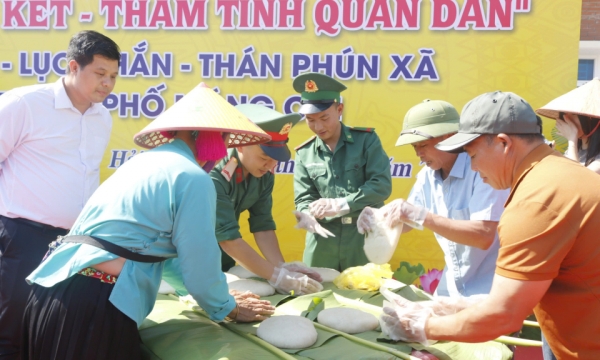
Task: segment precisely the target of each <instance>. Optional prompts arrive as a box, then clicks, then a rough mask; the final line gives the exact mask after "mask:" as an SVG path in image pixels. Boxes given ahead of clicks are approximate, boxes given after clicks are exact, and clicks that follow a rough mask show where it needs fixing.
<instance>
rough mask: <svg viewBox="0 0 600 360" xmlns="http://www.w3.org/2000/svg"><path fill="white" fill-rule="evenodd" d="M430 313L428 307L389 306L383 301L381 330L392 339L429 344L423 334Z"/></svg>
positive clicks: (431, 312)
mask: <svg viewBox="0 0 600 360" xmlns="http://www.w3.org/2000/svg"><path fill="white" fill-rule="evenodd" d="M386 303H387V301H386ZM387 304H388V305H389V303H387ZM432 314H433V311H432V310H431V309H430V308H423V307H408V308H403V307H389V306H386V304H385V303H384V308H383V314H381V317H380V320H381V321H380V324H381V330H382V331H383V333H385V334H386V335H387V336H389V337H390V338H391V339H392V340H396V341H398V340H402V341H406V342H418V343H421V344H423V345H425V346H429V345H431V342H430V341H429V340H427V336H426V335H425V324H426V323H427V319H429V317H430V316H431V315H432Z"/></svg>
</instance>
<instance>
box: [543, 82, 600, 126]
mask: <svg viewBox="0 0 600 360" xmlns="http://www.w3.org/2000/svg"><path fill="white" fill-rule="evenodd" d="M535 112H537V113H538V114H540V115H542V116H545V117H549V118H551V119H557V118H558V116H559V115H558V113H559V112H563V113H569V114H577V115H586V116H591V117H596V118H600V80H599V79H598V78H594V79H593V80H591V81H589V82H588V83H587V84H585V85H582V86H580V87H578V88H577V89H574V90H571V91H569V92H568V93H566V94H564V95H561V96H559V97H557V98H556V99H554V100H552V101H550V102H549V103H548V104H547V105H546V106H543V107H541V108H539V109H537V110H536V111H535Z"/></svg>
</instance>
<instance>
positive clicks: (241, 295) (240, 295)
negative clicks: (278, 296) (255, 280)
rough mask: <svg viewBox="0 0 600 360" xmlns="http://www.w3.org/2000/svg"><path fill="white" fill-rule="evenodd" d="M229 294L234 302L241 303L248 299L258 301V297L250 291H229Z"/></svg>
mask: <svg viewBox="0 0 600 360" xmlns="http://www.w3.org/2000/svg"><path fill="white" fill-rule="evenodd" d="M229 294H230V295H231V296H233V298H234V299H235V301H236V302H238V301H242V300H245V299H248V298H254V299H260V296H258V295H256V294H254V293H251V292H250V291H244V292H242V291H239V290H229Z"/></svg>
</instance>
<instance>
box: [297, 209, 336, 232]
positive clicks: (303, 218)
mask: <svg viewBox="0 0 600 360" xmlns="http://www.w3.org/2000/svg"><path fill="white" fill-rule="evenodd" d="M294 215H295V216H296V221H298V223H297V224H296V229H305V230H306V231H308V232H311V233H313V234H314V233H317V234H319V235H321V236H322V237H324V238H327V237H330V236H331V237H335V235H333V234H332V233H331V232H330V231H329V230H327V229H325V228H323V227H322V226H321V224H319V222H318V221H317V220H316V219H315V218H314V217H313V216H312V215H309V214H307V213H303V212H301V211H294Z"/></svg>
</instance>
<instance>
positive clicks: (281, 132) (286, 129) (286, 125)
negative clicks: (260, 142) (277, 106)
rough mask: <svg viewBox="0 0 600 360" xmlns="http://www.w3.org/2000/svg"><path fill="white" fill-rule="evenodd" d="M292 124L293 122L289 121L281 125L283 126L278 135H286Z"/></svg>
mask: <svg viewBox="0 0 600 360" xmlns="http://www.w3.org/2000/svg"><path fill="white" fill-rule="evenodd" d="M292 126H294V124H292V123H291V122H289V123H287V124H285V125H283V127H282V128H281V131H279V135H287V134H289V133H290V130H292Z"/></svg>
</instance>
